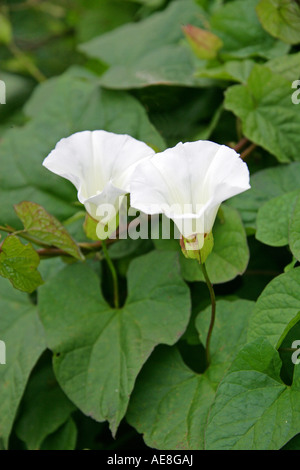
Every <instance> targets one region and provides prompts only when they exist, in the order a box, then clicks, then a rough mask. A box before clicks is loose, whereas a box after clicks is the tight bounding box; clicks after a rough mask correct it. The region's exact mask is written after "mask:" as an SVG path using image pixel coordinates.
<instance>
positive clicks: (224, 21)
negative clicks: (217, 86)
mask: <svg viewBox="0 0 300 470" xmlns="http://www.w3.org/2000/svg"><path fill="white" fill-rule="evenodd" d="M257 3H258V0H247V1H246V2H245V1H244V0H236V1H231V2H229V3H226V4H225V5H223V6H221V7H220V8H218V9H217V11H216V12H215V13H214V14H213V15H212V17H211V19H210V24H211V28H212V31H213V32H214V33H215V34H216V35H217V36H219V38H220V39H221V40H222V41H223V43H224V48H223V49H222V50H221V55H222V57H223V58H224V59H233V58H239V59H243V58H247V57H263V58H268V59H271V58H272V57H276V56H279V55H283V54H284V53H285V52H287V50H288V46H286V45H285V44H283V43H282V42H280V41H276V40H274V38H272V37H271V36H270V35H269V34H268V33H266V31H264V29H263V28H262V26H261V24H260V22H259V20H258V18H257V15H256V11H255V7H256V5H257ZM241 18H242V21H241Z"/></svg>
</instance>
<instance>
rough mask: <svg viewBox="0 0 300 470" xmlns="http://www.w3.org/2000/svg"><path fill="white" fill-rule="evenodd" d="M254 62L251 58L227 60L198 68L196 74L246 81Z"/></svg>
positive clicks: (219, 78) (217, 78)
mask: <svg viewBox="0 0 300 470" xmlns="http://www.w3.org/2000/svg"><path fill="white" fill-rule="evenodd" d="M254 64H255V62H254V61H253V60H249V59H245V60H229V61H227V62H225V63H224V64H222V65H218V66H213V67H207V68H205V69H200V70H199V72H197V76H199V77H206V78H212V79H216V80H227V81H233V82H240V83H247V80H248V77H249V75H250V73H251V70H252V68H253V66H254Z"/></svg>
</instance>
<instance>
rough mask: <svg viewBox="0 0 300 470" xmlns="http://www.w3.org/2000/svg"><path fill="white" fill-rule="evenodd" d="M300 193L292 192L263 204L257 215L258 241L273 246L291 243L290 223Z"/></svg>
mask: <svg viewBox="0 0 300 470" xmlns="http://www.w3.org/2000/svg"><path fill="white" fill-rule="evenodd" d="M299 194H300V191H299V190H298V191H297V190H296V191H291V192H289V193H286V194H283V195H282V196H278V197H276V198H273V199H270V200H269V201H268V202H266V203H265V204H263V205H262V206H261V208H260V209H259V211H258V214H257V221H256V222H257V231H256V238H257V240H259V241H261V242H262V243H265V244H266V245H271V246H285V245H287V244H288V243H289V222H290V218H291V215H292V213H293V210H294V206H295V202H296V200H297V199H298V197H299Z"/></svg>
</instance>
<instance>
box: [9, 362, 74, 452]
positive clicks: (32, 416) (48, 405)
mask: <svg viewBox="0 0 300 470" xmlns="http://www.w3.org/2000/svg"><path fill="white" fill-rule="evenodd" d="M74 409H75V406H74V405H73V404H72V403H71V402H70V401H69V400H68V399H67V397H66V396H65V394H64V393H63V392H62V390H61V389H60V387H59V385H58V383H57V382H56V379H55V377H54V374H53V371H52V366H51V365H47V366H46V367H43V368H41V369H39V370H38V371H37V372H36V373H35V374H34V375H33V377H31V379H30V381H29V384H28V386H27V389H26V391H25V394H24V398H23V400H22V405H21V412H20V415H19V417H18V420H17V424H16V433H17V436H18V437H19V439H21V440H22V441H24V442H25V443H26V445H27V448H28V450H38V449H40V447H41V444H42V442H43V441H44V439H45V438H46V437H47V436H49V435H50V434H52V433H54V432H55V431H57V430H58V428H60V427H61V426H62V425H63V424H64V423H65V422H66V421H67V420H68V418H69V416H70V414H71V413H72V411H74Z"/></svg>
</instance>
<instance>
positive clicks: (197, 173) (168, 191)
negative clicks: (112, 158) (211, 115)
mask: <svg viewBox="0 0 300 470" xmlns="http://www.w3.org/2000/svg"><path fill="white" fill-rule="evenodd" d="M249 188H250V184H249V171H248V167H247V165H246V163H244V162H243V161H242V159H241V158H240V156H239V155H238V154H237V153H236V152H235V151H234V150H233V149H231V148H229V147H226V146H225V145H219V144H216V143H214V142H209V141H197V142H187V143H185V144H182V143H179V144H177V145H176V147H174V148H171V149H167V150H165V151H164V152H162V153H157V154H155V155H154V156H152V157H151V158H150V159H148V160H146V161H145V162H143V163H142V164H141V165H139V166H138V167H137V168H136V170H135V172H134V174H133V180H132V183H131V190H130V194H131V206H132V207H134V208H135V209H138V210H140V211H142V212H144V213H146V214H150V215H153V214H161V213H162V214H165V215H166V216H167V217H168V218H170V219H172V220H173V221H174V223H175V224H176V226H177V227H178V229H179V232H180V233H181V234H182V236H183V237H184V238H186V239H192V238H195V236H197V240H198V247H199V249H201V248H202V247H203V244H204V238H205V236H206V235H207V234H210V232H211V230H212V227H213V224H214V221H215V218H216V215H217V211H218V209H219V207H220V204H221V203H222V202H223V201H225V200H226V199H228V198H230V197H232V196H235V195H236V194H239V193H242V192H243V191H246V190H247V189H249Z"/></svg>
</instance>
